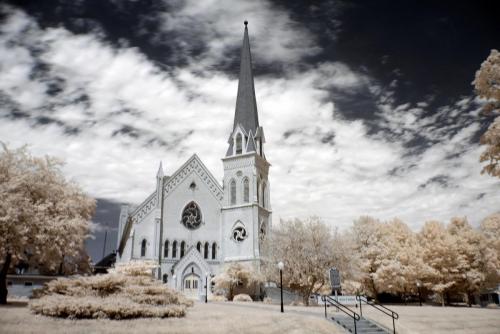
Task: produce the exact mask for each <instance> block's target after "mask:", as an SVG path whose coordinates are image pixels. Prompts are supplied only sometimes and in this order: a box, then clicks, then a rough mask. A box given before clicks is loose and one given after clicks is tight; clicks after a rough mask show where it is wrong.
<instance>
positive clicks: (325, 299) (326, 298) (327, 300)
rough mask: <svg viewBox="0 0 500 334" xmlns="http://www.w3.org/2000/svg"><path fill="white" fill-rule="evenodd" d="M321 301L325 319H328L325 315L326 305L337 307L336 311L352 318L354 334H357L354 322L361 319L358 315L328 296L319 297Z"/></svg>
mask: <svg viewBox="0 0 500 334" xmlns="http://www.w3.org/2000/svg"><path fill="white" fill-rule="evenodd" d="M321 300H322V301H323V302H324V303H325V318H328V315H327V313H326V308H327V303H329V304H330V305H332V306H335V307H337V309H339V310H341V311H342V312H344V313H345V314H347V315H348V316H349V317H351V318H352V320H353V323H354V334H357V333H358V330H357V326H356V322H357V321H358V320H359V319H361V317H360V316H359V314H357V313H356V312H354V311H353V310H351V309H350V308H349V307H347V306H345V305H344V304H342V303H340V302H339V301H338V300H336V299H335V298H332V297H330V296H321Z"/></svg>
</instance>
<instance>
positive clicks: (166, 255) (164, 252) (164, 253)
mask: <svg viewBox="0 0 500 334" xmlns="http://www.w3.org/2000/svg"><path fill="white" fill-rule="evenodd" d="M164 246H165V247H164V248H163V257H164V258H167V257H168V246H169V242H168V240H167V241H165V245H164Z"/></svg>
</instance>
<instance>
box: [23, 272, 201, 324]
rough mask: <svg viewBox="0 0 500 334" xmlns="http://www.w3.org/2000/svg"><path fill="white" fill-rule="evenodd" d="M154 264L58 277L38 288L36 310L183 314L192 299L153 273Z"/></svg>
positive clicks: (119, 315)
mask: <svg viewBox="0 0 500 334" xmlns="http://www.w3.org/2000/svg"><path fill="white" fill-rule="evenodd" d="M151 270H152V269H151V264H149V263H144V262H138V263H134V262H132V263H130V264H120V265H119V266H118V267H117V268H116V269H114V270H111V271H110V273H109V274H106V275H98V276H88V277H82V276H76V277H73V278H59V279H57V280H54V281H51V282H49V283H46V284H45V285H44V287H43V288H41V289H36V290H35V291H34V293H33V297H34V298H35V299H34V300H32V301H31V302H30V308H31V310H32V311H33V312H35V313H38V314H43V315H47V316H53V317H63V318H75V319H81V318H109V319H130V318H139V317H161V318H165V317H182V316H184V315H185V314H186V308H187V307H189V306H192V305H193V302H192V301H191V300H188V299H186V298H185V297H184V296H183V295H182V294H180V293H178V292H176V291H174V290H171V289H170V288H168V287H166V286H165V285H163V284H162V283H161V282H160V281H157V280H155V279H153V278H152V276H151Z"/></svg>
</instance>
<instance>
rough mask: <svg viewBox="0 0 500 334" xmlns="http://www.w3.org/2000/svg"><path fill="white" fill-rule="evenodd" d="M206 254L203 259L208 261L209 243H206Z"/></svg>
mask: <svg viewBox="0 0 500 334" xmlns="http://www.w3.org/2000/svg"><path fill="white" fill-rule="evenodd" d="M204 253H205V254H203V257H204V258H205V259H208V242H205V252H204Z"/></svg>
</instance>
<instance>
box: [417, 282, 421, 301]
mask: <svg viewBox="0 0 500 334" xmlns="http://www.w3.org/2000/svg"><path fill="white" fill-rule="evenodd" d="M421 285H422V284H421V283H420V281H417V290H418V303H419V304H420V306H422V295H421V293H420V286H421Z"/></svg>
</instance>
